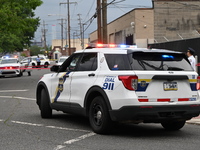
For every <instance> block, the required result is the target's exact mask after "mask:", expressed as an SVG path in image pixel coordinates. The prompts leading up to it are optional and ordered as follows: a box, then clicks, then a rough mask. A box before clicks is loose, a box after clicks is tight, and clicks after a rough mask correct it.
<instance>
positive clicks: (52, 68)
mask: <svg viewBox="0 0 200 150" xmlns="http://www.w3.org/2000/svg"><path fill="white" fill-rule="evenodd" d="M59 69H60V66H58V65H53V66H52V67H51V68H50V70H51V71H52V72H58V71H59Z"/></svg>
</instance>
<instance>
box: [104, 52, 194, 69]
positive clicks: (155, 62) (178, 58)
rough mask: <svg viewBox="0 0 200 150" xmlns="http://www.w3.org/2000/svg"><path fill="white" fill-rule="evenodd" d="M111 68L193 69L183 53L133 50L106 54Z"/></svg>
mask: <svg viewBox="0 0 200 150" xmlns="http://www.w3.org/2000/svg"><path fill="white" fill-rule="evenodd" d="M105 57H106V61H107V62H108V66H109V68H110V70H158V71H159V70H160V71H163V70H164V71H192V70H193V69H192V67H191V65H190V64H189V62H188V60H187V58H186V56H185V55H184V54H181V53H163V52H162V53H158V52H156V53H153V52H133V53H131V54H128V55H127V54H106V55H105Z"/></svg>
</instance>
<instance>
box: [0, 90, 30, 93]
mask: <svg viewBox="0 0 200 150" xmlns="http://www.w3.org/2000/svg"><path fill="white" fill-rule="evenodd" d="M26 91H28V90H0V93H6V92H26Z"/></svg>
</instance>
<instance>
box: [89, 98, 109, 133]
mask: <svg viewBox="0 0 200 150" xmlns="http://www.w3.org/2000/svg"><path fill="white" fill-rule="evenodd" d="M89 121H90V125H91V127H92V129H93V131H94V132H95V133H99V134H106V133H108V132H109V130H110V128H111V124H112V121H111V119H110V116H109V112H108V108H107V106H106V103H105V101H104V99H103V98H102V97H101V96H98V97H95V98H94V99H93V100H92V102H91V104H90V108H89Z"/></svg>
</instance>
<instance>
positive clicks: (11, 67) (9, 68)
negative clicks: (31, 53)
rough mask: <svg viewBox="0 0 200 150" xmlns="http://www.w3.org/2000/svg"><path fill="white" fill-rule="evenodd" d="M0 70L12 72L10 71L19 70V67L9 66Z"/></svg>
mask: <svg viewBox="0 0 200 150" xmlns="http://www.w3.org/2000/svg"><path fill="white" fill-rule="evenodd" d="M0 69H2V70H3V69H6V70H12V69H19V66H16V67H13V66H9V67H0Z"/></svg>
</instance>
